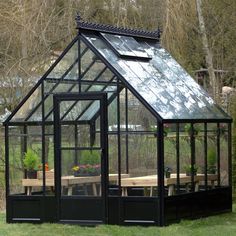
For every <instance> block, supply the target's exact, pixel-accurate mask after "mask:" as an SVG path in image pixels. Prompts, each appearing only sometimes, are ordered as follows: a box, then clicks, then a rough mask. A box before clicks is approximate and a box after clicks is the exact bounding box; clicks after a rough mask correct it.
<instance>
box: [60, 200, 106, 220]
mask: <svg viewBox="0 0 236 236" xmlns="http://www.w3.org/2000/svg"><path fill="white" fill-rule="evenodd" d="M60 221H64V222H66V221H70V222H73V221H74V222H75V223H76V221H78V223H83V224H87V223H93V222H94V224H97V223H102V222H104V221H105V218H104V207H103V201H102V199H101V198H86V197H85V198H70V197H66V198H63V199H61V215H60Z"/></svg>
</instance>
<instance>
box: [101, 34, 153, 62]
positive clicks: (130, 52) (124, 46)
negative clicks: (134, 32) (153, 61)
mask: <svg viewBox="0 0 236 236" xmlns="http://www.w3.org/2000/svg"><path fill="white" fill-rule="evenodd" d="M101 34H102V36H103V37H104V38H105V39H106V40H107V41H108V42H109V43H110V44H111V45H112V46H113V48H114V49H115V50H116V51H117V52H118V53H119V54H120V55H122V56H133V57H141V58H149V56H148V54H147V53H146V52H145V50H144V49H143V47H142V46H141V45H140V44H139V43H138V42H137V41H136V40H135V39H134V38H133V37H127V36H123V35H114V34H105V33H101Z"/></svg>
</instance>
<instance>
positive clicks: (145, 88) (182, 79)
mask: <svg viewBox="0 0 236 236" xmlns="http://www.w3.org/2000/svg"><path fill="white" fill-rule="evenodd" d="M86 37H87V39H88V40H89V41H90V42H91V43H92V44H93V45H94V46H95V47H96V48H97V49H98V50H99V52H100V53H101V54H102V55H103V56H104V57H105V58H106V59H107V60H108V61H109V62H110V63H111V65H112V66H113V67H114V69H116V70H117V72H118V73H120V74H121V75H122V76H123V78H124V79H125V80H126V81H127V82H128V83H129V84H130V85H131V86H132V87H133V88H134V89H135V90H136V92H137V94H138V95H139V96H140V97H141V98H143V99H144V100H145V101H147V102H148V104H149V105H150V106H151V107H152V108H153V109H154V110H155V111H156V112H157V113H158V114H159V115H160V116H161V117H162V118H165V119H210V118H216V119H217V118H228V116H227V115H226V114H225V113H224V112H223V111H222V110H221V109H219V108H218V107H217V106H216V105H215V104H214V102H213V100H212V99H211V98H209V95H207V94H206V92H205V91H203V89H201V88H200V87H199V85H198V84H197V83H196V82H195V81H194V80H193V79H192V78H191V77H190V76H189V75H188V74H187V73H186V72H185V71H184V70H183V69H182V68H181V67H180V66H179V65H178V64H177V62H175V61H174V60H173V58H172V57H171V56H170V55H169V54H168V53H166V51H165V50H164V49H162V48H160V46H159V44H150V45H151V46H150V45H148V44H147V43H141V44H142V46H143V49H145V50H146V52H147V53H148V54H149V55H151V56H152V57H153V59H152V60H151V61H150V62H140V61H139V62H138V61H131V60H129V61H128V60H122V59H120V58H118V57H117V55H116V54H115V53H114V52H113V51H112V50H111V49H110V48H109V47H108V46H107V45H106V44H105V43H104V42H103V41H102V40H101V39H100V38H99V37H98V36H95V35H87V36H86ZM118 41H119V40H118ZM118 41H117V43H118ZM119 42H120V41H119ZM122 50H123V49H122Z"/></svg>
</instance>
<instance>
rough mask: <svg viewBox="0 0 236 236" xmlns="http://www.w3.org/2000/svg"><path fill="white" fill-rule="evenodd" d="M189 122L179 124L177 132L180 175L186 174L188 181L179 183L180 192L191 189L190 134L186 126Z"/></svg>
mask: <svg viewBox="0 0 236 236" xmlns="http://www.w3.org/2000/svg"><path fill="white" fill-rule="evenodd" d="M189 125H190V124H180V128H179V130H180V133H179V157H180V160H179V162H180V176H188V179H187V180H188V182H187V183H186V184H185V183H180V186H179V187H180V193H186V192H190V191H191V176H189V175H191V174H190V173H189V172H192V170H193V168H192V167H191V145H190V136H189V133H188V129H187V127H189Z"/></svg>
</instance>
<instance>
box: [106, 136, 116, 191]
mask: <svg viewBox="0 0 236 236" xmlns="http://www.w3.org/2000/svg"><path fill="white" fill-rule="evenodd" d="M117 144H118V140H117V135H108V158H109V159H108V164H109V179H110V180H111V178H110V176H112V175H113V176H117V178H116V180H114V181H113V183H112V181H110V183H109V195H119V192H118V190H119V188H118V145H117Z"/></svg>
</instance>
